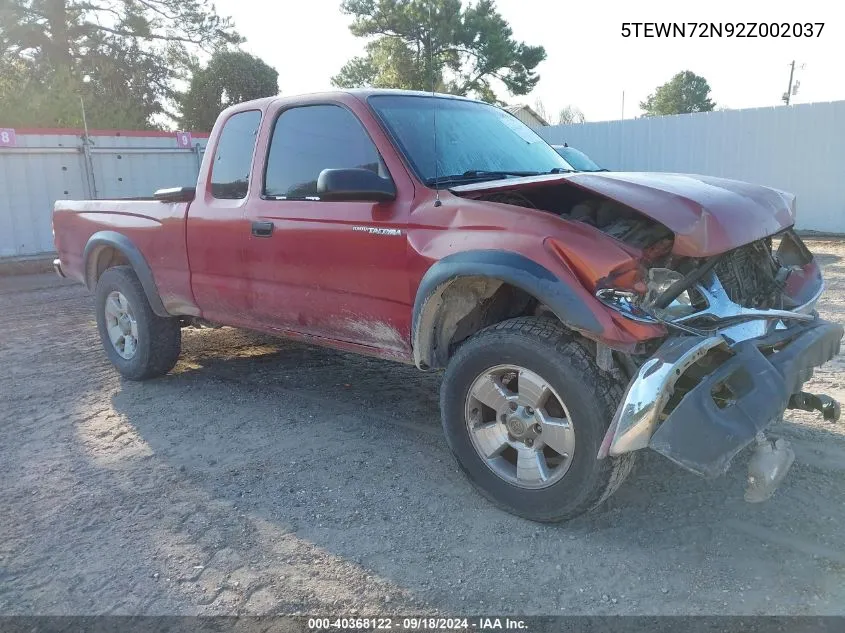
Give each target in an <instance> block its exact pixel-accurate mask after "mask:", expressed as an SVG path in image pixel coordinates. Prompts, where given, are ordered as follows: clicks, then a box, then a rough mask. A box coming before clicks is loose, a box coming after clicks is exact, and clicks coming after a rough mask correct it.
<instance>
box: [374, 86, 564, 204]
mask: <svg viewBox="0 0 845 633" xmlns="http://www.w3.org/2000/svg"><path fill="white" fill-rule="evenodd" d="M369 103H370V105H371V107H372V108H373V109H374V110H375V112H376V114H377V115H378V116H379V118H380V119H381V120H382V122H383V123H384V124H385V126H386V127H387V128H388V130H389V131H390V133H391V134H392V135H393V138H394V139H395V141H396V143H397V144H398V145H399V149H400V150H401V151H402V152H403V153H404V154H405V156H406V157H407V159H408V161H409V162H410V163H411V166H412V167H413V169H414V170H415V171H416V173H417V176H418V177H419V178H420V179H421V180H422V181H423V182H424V183H425V184H426V185H429V186H435V185H436V186H437V187H439V188H442V187H446V186H449V185H451V184H454V182H455V181H462V180H463V181H466V180H472V181H477V180H489V179H494V178H505V177H509V176H524V175H533V174H547V173H555V172H566V171H572V166H571V165H569V163H567V162H566V161H565V160H563V158H561V157H560V156H559V155H558V154H557V152H555V150H554V149H552V147H551V146H550V145H548V144H547V143H546V142H545V141H544V140H543V139H542V138H540V137H539V136H537V134H536V133H535V132H533V131H532V130H531V128H529V127H528V126H527V125H525V124H524V123H522V122H521V121H520V120H519V119H517V118H516V117H515V116H513V115H511V114H508V113H507V112H505V111H504V110H501V109H499V108H496V107H493V106H490V105H487V104H485V103H479V102H477V101H464V100H460V99H448V98H444V97H428V96H409V95H374V96H372V97H370V99H369ZM435 109H436V115H437V116H436V118H437V143H436V147H437V166H436V169H435V139H434V129H435V125H434V122H435Z"/></svg>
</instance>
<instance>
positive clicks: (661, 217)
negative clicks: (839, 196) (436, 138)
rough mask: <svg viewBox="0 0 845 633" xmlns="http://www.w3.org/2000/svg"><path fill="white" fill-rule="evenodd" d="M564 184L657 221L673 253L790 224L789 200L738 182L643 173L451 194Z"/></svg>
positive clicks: (518, 181) (727, 246) (723, 244)
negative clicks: (666, 232) (669, 237)
mask: <svg viewBox="0 0 845 633" xmlns="http://www.w3.org/2000/svg"><path fill="white" fill-rule="evenodd" d="M564 183H569V184H572V185H575V186H577V187H580V188H582V189H586V190H589V191H592V192H595V193H597V194H600V195H602V196H605V197H607V198H610V199H612V200H615V201H617V202H619V203H621V204H624V205H626V206H628V207H631V208H632V209H635V210H636V211H639V212H640V213H642V214H643V215H645V216H647V217H649V218H651V219H653V220H655V221H657V222H660V223H661V224H663V225H665V226H666V227H667V228H669V229H670V230H671V231H672V232H673V233H674V234H675V246H674V249H673V250H674V252H675V253H676V254H678V255H685V256H688V257H706V256H710V255H716V254H718V253H723V252H725V251H728V250H731V249H732V248H736V247H738V246H742V245H744V244H748V243H749V242H753V241H755V240H759V239H761V238H763V237H767V236H769V235H773V234H774V233H777V232H778V231H781V230H783V229H785V228H788V227H790V226H792V224H793V223H794V221H795V196H793V195H792V194H790V193H786V192H784V191H779V190H777V189H771V188H769V187H761V186H759V185H752V184H749V183H745V182H740V181H738V180H728V179H725V178H713V177H710V176H696V175H692V174H664V173H647V172H601V173H576V174H552V175H543V176H529V177H527V178H513V179H508V180H494V181H488V182H483V183H472V184H467V185H461V186H458V187H454V188H452V191H453V192H455V193H457V194H461V193H470V192H475V191H502V190H513V189H521V188H523V187H536V186H543V185H551V184H564Z"/></svg>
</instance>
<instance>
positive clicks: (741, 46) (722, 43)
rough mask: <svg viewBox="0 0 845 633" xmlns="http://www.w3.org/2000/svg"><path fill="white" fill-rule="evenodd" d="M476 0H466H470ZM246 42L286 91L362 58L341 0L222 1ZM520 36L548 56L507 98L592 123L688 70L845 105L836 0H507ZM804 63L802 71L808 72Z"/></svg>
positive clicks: (314, 83)
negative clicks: (699, 34)
mask: <svg viewBox="0 0 845 633" xmlns="http://www.w3.org/2000/svg"><path fill="white" fill-rule="evenodd" d="M464 1H465V2H466V0H464ZM215 4H216V6H217V10H218V12H219V13H220V14H222V15H229V16H231V17H232V18H233V20H234V22H235V26H236V28H237V29H238V31H239V32H240V33H241V35H243V36H245V37H246V38H247V42H246V44H244V46H243V48H244V50H246V51H248V52H250V53H252V54H254V55H257V56H259V57H261V58H262V59H264V61H266V62H267V63H268V64H270V65H271V66H273V67H274V68H275V69H276V70H277V71H278V72H279V88H280V91H281V93H282V94H286V95H293V94H297V93H303V92H314V91H319V90H324V89H330V88H331V84H330V80H331V77H332V75H334V74H336V73H337V72H338V70H340V68H341V67H342V66H343V64H344V63H345V62H346V61H347V60H348V59H349V58H351V57H353V56H355V55H357V54H360V53H361V52H362V48H363V45H364V43H365V40H363V39H361V38H356V37H354V36H352V35H351V34H350V33H349V29H348V27H349V23H350V18H349V16H346V15H343V14H342V13H341V12H340V10H339V6H340V0H304V1H303V0H298V1H294V0H276V2H275V3H272V4H271V3H270V2H267V0H216V2H215ZM496 4H497V7H498V10H499V12H500V13H501V14H502V16H503V17H504V18H505V20H507V21H508V22H509V23H510V25H511V28H512V29H513V34H514V37H515V38H516V39H517V40H520V41H524V42H525V43H526V44H530V45H538V44H540V45H542V46H544V47H545V48H546V53H547V57H546V60H545V61H544V62H542V63H541V64H540V65H539V66H538V68H537V70H538V72H539V75H540V81H539V83H538V84H537V86H536V88H535V89H534V91H533V92H532V93H531V94H529V95H524V96H511V95H508V94H507V93H506V92H504V91H500V92H499V95H498V96H499V98H500V99H502V100H503V101H505V102H507V103H509V104H516V103H526V104H529V105H532V106H533V105H534V103H535V101H536V100H537V99H540V100H541V101H542V102H543V105H544V106H545V108H546V110H547V111H549V112H557V111H559V110H560V108H562V107H564V106H566V105H573V106H576V107H578V108H579V109H580V110H581V111H582V112H584V114H585V116H586V118H587V120H588V121H605V120H612V119H619V118H620V117H622V116H623V107H622V106H623V92H624V118H632V117H634V116H636V115H638V114H640V113H641V110H640V108H639V103H640V102H641V101H642V100H644V99H645V98H646V97H647V96H648V95H649V94H650V93H652V92H653V91H654V89H655V88H656V87H657V86H659V85H660V84H662V83H665V82H666V81H668V80H669V79H670V78H671V77H672V75H674V74H675V73H677V72H680V71H682V70H691V71H693V72H695V73H697V74H699V75H702V76H704V77H705V78H706V79H707V81H708V82H709V83H710V86H711V88H712V93H711V98H712V99H713V100H714V101H715V102H716V104H717V106H721V107H727V108H731V109H736V108H754V107H771V106H776V105H782V101H781V96H782V95H783V93H784V92H785V91H786V89H787V84H788V82H789V64H790V62H791V61H792V60H795V61H796V71H795V79H796V80H797V81H798V82H800V85H799V88H798V93H797V94H796V95H795V96H794V97H793V100H792V103H809V102H815V101H834V100H840V99H845V11H843V10H841V9H839V8H837V7H838V5H839V3H838V2H835V1H834V0H801V1H800V2H799V1H794V0H793V1H790V2H785V1H783V0H769V1H759V0H733V1H727V0H709V1H708V2H706V3H705V2H688V1H687V2H685V1H683V0H674V1H666V0H639V1H637V2H632V1H630V0H628V1H622V0H598V1H596V0H569V1H557V0H497V3H496ZM623 22H723V23H724V22H734V23H736V22H767V23H771V22H778V23H782V22H789V23H794V22H801V23H806V22H824V23H825V25H824V27H823V29H822V31H821V36H820V37H813V38H750V39H737V38H732V39H728V38H712V39H711V38H683V39H682V38H676V39H666V38H643V37H640V38H634V37H629V38H624V37H622V34H621V33H622V23H623ZM802 65H803V68H802V67H801V66H802Z"/></svg>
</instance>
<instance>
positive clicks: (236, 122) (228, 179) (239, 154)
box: [211, 110, 261, 200]
mask: <svg viewBox="0 0 845 633" xmlns="http://www.w3.org/2000/svg"><path fill="white" fill-rule="evenodd" d="M260 125H261V112H260V111H258V110H247V111H245V112H237V113H235V114H233V115H232V116H230V117H229V118H228V119H227V120H226V123H224V124H223V131H222V132H221V133H220V140H219V141H217V148H216V150H215V154H214V162H213V163H212V167H211V195H212V196H213V197H215V198H218V199H221V200H240V199H243V198H246V194H247V191H248V190H249V173H250V171H251V169H252V156H253V154H254V153H255V141H256V139H257V138H258V128H259V126H260Z"/></svg>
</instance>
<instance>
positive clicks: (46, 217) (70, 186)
mask: <svg viewBox="0 0 845 633" xmlns="http://www.w3.org/2000/svg"><path fill="white" fill-rule="evenodd" d="M9 138H10V137H9V135H8V134H7V136H6V139H7V146H2V147H0V257H10V256H12V257H14V256H22V255H37V254H40V253H48V252H51V251H52V250H53V234H52V222H51V213H52V210H53V203H54V202H55V201H56V200H60V199H77V200H80V199H82V200H84V199H87V198H132V197H146V196H151V195H152V194H153V192H154V191H155V190H156V189H161V188H162V187H176V186H184V185H193V184H195V183H196V178H197V173H198V171H199V165H200V162H201V160H202V153H203V151H204V149H205V143H206V138H198V137H197V136H194V137H193V138H191V139H185V138H184V137H183V139H182V140H183V141H185V140H189V143H188V146H187V147H180V144H179V143H178V142H177V138H176V135H175V134H172V133H170V134H167V133H156V132H151V133H138V132H95V131H92V132H91V133H90V136H89V142H88V143H87V144H86V143H83V138H84V136H83V135H82V134H81V133H79V132H77V131H73V130H53V131H51V130H44V131H38V132H34V133H21V132H18V133H17V134H14V136H12V137H11V138H12V139H13V140H14V142H13V143H9V142H8V139H9Z"/></svg>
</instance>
